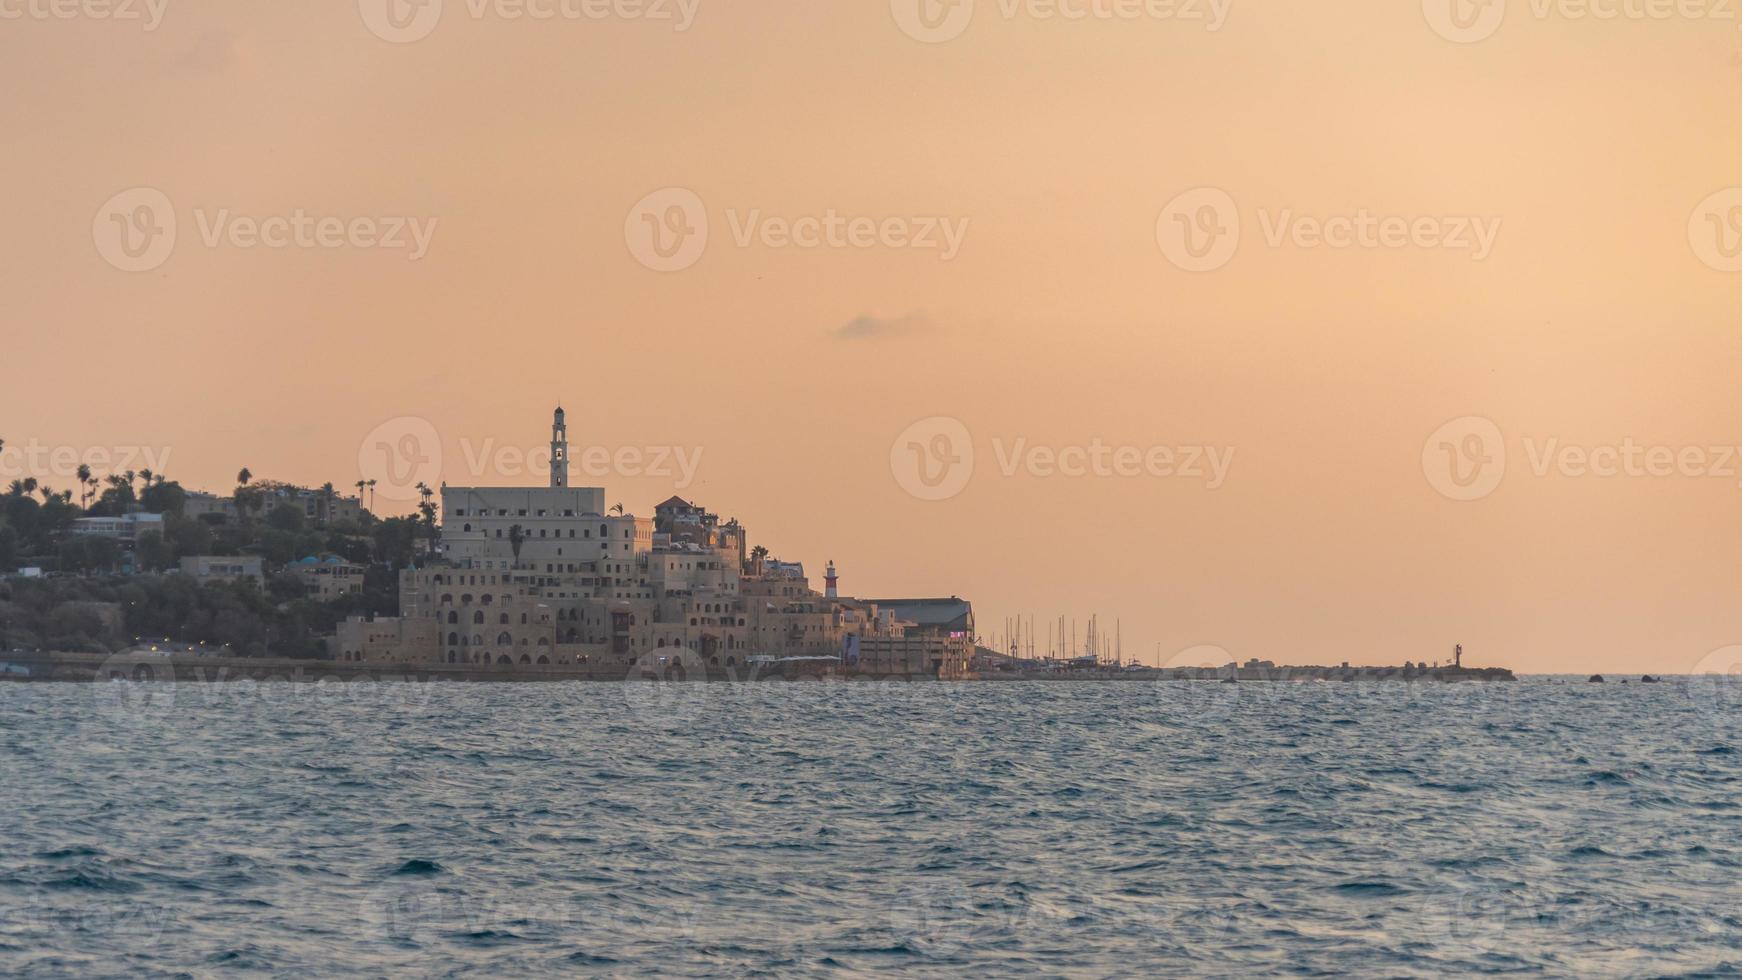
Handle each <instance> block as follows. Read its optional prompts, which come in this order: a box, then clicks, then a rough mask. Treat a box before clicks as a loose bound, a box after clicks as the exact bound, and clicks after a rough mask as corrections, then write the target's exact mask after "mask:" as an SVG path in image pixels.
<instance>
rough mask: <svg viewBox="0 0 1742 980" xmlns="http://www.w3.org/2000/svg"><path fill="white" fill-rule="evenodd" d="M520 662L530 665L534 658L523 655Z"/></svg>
mask: <svg viewBox="0 0 1742 980" xmlns="http://www.w3.org/2000/svg"><path fill="white" fill-rule="evenodd" d="M520 662H521V663H523V664H530V663H532V658H531V657H529V656H527V655H526V654H524V653H523V654H521V655H520Z"/></svg>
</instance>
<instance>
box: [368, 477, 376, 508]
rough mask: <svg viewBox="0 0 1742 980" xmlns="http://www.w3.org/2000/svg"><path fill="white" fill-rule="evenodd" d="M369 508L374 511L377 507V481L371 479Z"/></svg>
mask: <svg viewBox="0 0 1742 980" xmlns="http://www.w3.org/2000/svg"><path fill="white" fill-rule="evenodd" d="M369 509H370V510H371V511H373V510H374V509H375V481H374V480H370V481H369Z"/></svg>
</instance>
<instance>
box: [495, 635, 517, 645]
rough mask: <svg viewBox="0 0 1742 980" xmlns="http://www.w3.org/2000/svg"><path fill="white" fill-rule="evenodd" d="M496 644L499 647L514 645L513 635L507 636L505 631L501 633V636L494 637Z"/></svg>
mask: <svg viewBox="0 0 1742 980" xmlns="http://www.w3.org/2000/svg"><path fill="white" fill-rule="evenodd" d="M496 645H497V646H499V647H511V646H513V645H514V637H512V636H509V635H508V634H507V633H503V634H502V635H501V636H498V637H496Z"/></svg>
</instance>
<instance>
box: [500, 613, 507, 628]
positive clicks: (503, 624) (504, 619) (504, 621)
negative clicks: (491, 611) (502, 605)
mask: <svg viewBox="0 0 1742 980" xmlns="http://www.w3.org/2000/svg"><path fill="white" fill-rule="evenodd" d="M501 620H502V622H501V623H500V624H499V625H502V626H507V625H508V614H507V613H503V614H502V616H501Z"/></svg>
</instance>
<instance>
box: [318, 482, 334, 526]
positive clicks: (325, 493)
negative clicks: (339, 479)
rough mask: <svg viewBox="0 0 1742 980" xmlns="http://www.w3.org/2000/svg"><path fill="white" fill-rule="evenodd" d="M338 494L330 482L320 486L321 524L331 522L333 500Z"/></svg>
mask: <svg viewBox="0 0 1742 980" xmlns="http://www.w3.org/2000/svg"><path fill="white" fill-rule="evenodd" d="M337 495H338V492H337V491H335V490H334V489H333V484H332V481H330V480H329V481H327V482H326V483H323V484H321V523H322V524H331V523H332V522H333V498H334V497H335V496H337Z"/></svg>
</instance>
